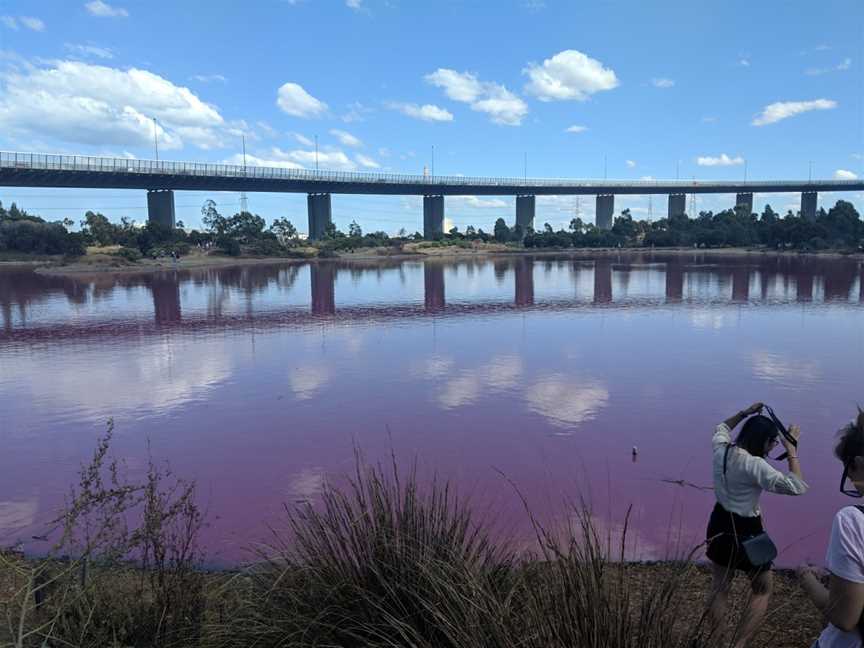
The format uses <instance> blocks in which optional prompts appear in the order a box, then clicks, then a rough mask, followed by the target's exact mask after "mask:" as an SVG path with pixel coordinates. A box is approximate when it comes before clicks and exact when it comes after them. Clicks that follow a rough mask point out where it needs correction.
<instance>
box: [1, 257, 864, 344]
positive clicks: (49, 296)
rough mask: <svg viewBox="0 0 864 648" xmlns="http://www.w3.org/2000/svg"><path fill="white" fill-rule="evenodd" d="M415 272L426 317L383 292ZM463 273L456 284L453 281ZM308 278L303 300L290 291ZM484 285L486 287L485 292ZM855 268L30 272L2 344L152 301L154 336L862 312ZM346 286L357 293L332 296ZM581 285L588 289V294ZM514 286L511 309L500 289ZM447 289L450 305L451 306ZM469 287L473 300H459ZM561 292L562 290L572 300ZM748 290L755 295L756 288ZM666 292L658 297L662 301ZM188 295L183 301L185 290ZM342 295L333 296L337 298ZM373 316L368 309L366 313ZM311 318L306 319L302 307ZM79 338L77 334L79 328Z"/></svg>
mask: <svg viewBox="0 0 864 648" xmlns="http://www.w3.org/2000/svg"><path fill="white" fill-rule="evenodd" d="M538 263H542V267H543V275H542V276H543V282H542V290H541V291H540V293H538V292H537V290H536V287H535V281H536V279H535V268H536V267H537V265H538ZM418 271H419V272H422V286H423V294H422V297H421V303H422V308H421V309H419V310H418V309H416V307H415V303H414V302H413V300H412V299H411V295H409V294H406V293H405V292H404V291H403V294H401V295H400V294H398V293H394V292H392V291H389V294H390V299H389V301H388V300H387V299H386V296H384V297H385V299H383V300H382V295H381V294H376V291H378V290H380V287H381V286H385V285H389V282H390V277H394V278H398V285H400V286H402V287H405V286H407V285H409V284H412V280H411V279H410V277H412V276H414V275H415V274H416V273H417V272H418ZM460 272H463V273H464V274H460ZM304 273H308V274H309V279H308V284H307V285H308V286H309V290H308V292H307V293H306V294H305V295H303V294H302V291H300V290H299V287H298V286H297V284H296V282H297V279H298V277H299V276H300V275H302V274H304ZM487 273H491V275H492V276H493V277H494V281H493V282H491V283H490V282H488V281H485V280H484V277H485V276H486V275H487ZM862 273H864V270H862V264H861V263H860V261H858V260H855V259H843V258H840V259H828V258H818V257H817V258H808V257H796V256H790V257H774V256H765V257H761V256H752V257H751V256H748V257H740V258H736V257H729V258H725V257H724V258H719V257H711V256H709V255H704V254H702V255H700V254H693V255H669V254H666V255H663V254H633V255H629V256H628V255H602V256H597V257H576V258H573V257H568V258H566V259H565V258H549V257H543V258H539V257H538V258H534V257H530V256H521V257H512V258H496V259H493V260H491V261H487V260H483V259H480V260H476V259H472V260H470V261H469V262H458V263H453V262H449V263H448V262H444V261H437V260H436V261H427V262H425V263H417V262H414V261H410V262H408V261H405V262H403V261H392V260H391V261H382V262H377V261H374V262H370V261H367V262H362V263H360V262H354V263H345V262H335V261H334V262H330V261H328V262H320V263H310V264H290V265H281V266H280V265H274V266H250V267H245V268H221V269H206V270H191V271H180V272H169V273H157V274H151V275H116V276H114V275H108V274H105V275H90V276H83V277H71V276H70V277H54V276H44V275H39V274H36V273H34V272H31V271H20V270H19V271H3V272H0V317H2V333H0V335H2V336H4V337H6V338H9V339H14V338H15V337H16V334H18V333H24V332H29V333H31V334H34V335H39V334H40V332H41V333H42V334H44V335H45V336H46V337H50V334H51V333H57V334H59V335H62V336H69V335H71V336H73V337H74V336H75V335H76V334H78V333H80V334H89V335H93V334H98V332H99V330H100V329H94V324H96V323H103V324H109V323H110V324H114V325H115V326H114V327H113V328H111V329H101V332H103V333H106V332H110V333H112V334H117V333H120V332H122V331H123V330H124V329H128V330H129V333H130V334H135V335H138V334H141V333H146V332H148V330H149V328H148V326H147V323H146V322H144V321H143V320H142V319H141V317H140V315H141V312H140V306H141V302H140V300H139V297H138V296H139V295H140V294H141V293H142V291H143V292H145V293H147V292H149V294H150V298H151V303H152V311H151V312H152V320H151V321H152V322H153V324H154V326H155V328H154V331H155V330H156V329H164V328H176V327H186V326H190V327H198V326H201V325H206V324H207V323H210V324H215V323H219V324H221V325H224V326H233V325H235V324H240V325H243V326H245V325H246V322H248V320H250V319H252V318H253V317H254V318H256V319H257V320H258V322H257V323H258V325H260V326H269V325H273V326H275V325H280V324H287V323H297V324H302V323H304V322H306V323H310V324H311V323H314V320H315V319H318V318H322V317H330V318H332V317H336V318H337V319H350V320H356V319H358V318H360V319H363V318H375V319H380V318H382V317H384V318H386V317H388V316H393V317H399V318H401V317H405V316H409V315H410V316H416V315H423V314H441V313H443V314H447V315H450V316H459V315H464V314H477V313H481V312H488V313H492V312H506V311H507V309H508V306H509V308H517V309H519V308H543V309H568V308H575V307H584V306H585V305H586V304H594V305H595V306H598V307H599V306H609V305H619V306H627V307H636V306H649V307H653V306H655V305H657V304H659V303H663V302H665V303H666V304H691V305H692V304H700V303H722V302H728V303H739V304H741V303H750V302H753V303H781V304H782V303H793V302H798V303H805V304H806V303H814V302H815V303H826V302H828V303H838V304H861V303H864V279H862ZM343 274H345V275H347V276H350V277H351V280H352V282H353V286H354V287H355V289H352V291H351V292H350V293H348V292H344V291H342V289H341V288H339V286H340V284H339V277H340V276H342V275H343ZM583 278H585V279H587V280H588V281H590V284H589V285H586V284H585V282H584V281H583ZM508 281H509V282H512V286H513V288H512V290H513V292H512V293H511V294H512V295H513V299H512V301H511V302H510V303H509V305H508V303H507V300H506V299H505V298H504V294H503V293H502V292H501V290H500V289H499V286H501V287H503V285H505V284H506V283H508ZM448 283H449V284H450V288H451V289H452V288H453V287H455V288H456V289H457V297H456V298H454V299H448V294H447V293H448ZM468 286H470V287H472V290H471V295H470V299H468V298H466V297H462V296H461V293H460V291H463V290H465V289H466V287H468ZM568 286H569V288H568ZM754 286H756V287H757V288H756V290H755V292H754V290H753V287H754ZM661 287H662V290H661ZM187 288H188V289H191V290H192V291H193V293H191V295H192V296H191V297H190V296H188V295H187V293H186V292H185V291H186V290H187ZM340 291H341V292H340ZM370 302H371V303H374V308H369V307H368V306H369V303H370ZM304 305H305V307H306V311H305V312H306V314H308V315H310V316H311V318H312V319H310V318H308V317H307V318H304V313H303V306H304ZM34 314H35V316H34ZM76 327H77V328H76Z"/></svg>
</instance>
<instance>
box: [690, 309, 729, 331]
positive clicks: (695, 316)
mask: <svg viewBox="0 0 864 648" xmlns="http://www.w3.org/2000/svg"><path fill="white" fill-rule="evenodd" d="M731 321H732V318H731V316H730V315H729V314H728V313H721V312H719V311H711V310H694V311H692V312H691V313H690V323H691V324H692V325H693V328H698V329H713V330H715V331H717V330H720V329H722V328H725V327H726V326H728V325H729V323H730V322H731Z"/></svg>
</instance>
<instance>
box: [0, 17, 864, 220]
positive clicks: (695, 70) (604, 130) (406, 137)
mask: <svg viewBox="0 0 864 648" xmlns="http://www.w3.org/2000/svg"><path fill="white" fill-rule="evenodd" d="M862 41H864V5H862V3H861V2H859V1H853V0H827V1H825V2H820V3H813V2H804V1H801V2H784V3H780V2H761V3H752V2H738V1H732V2H723V3H720V2H713V3H708V2H692V1H691V2H581V3H576V2H555V1H553V0H545V1H540V0H512V1H510V0H498V1H496V2H491V1H487V2H479V1H475V2H468V1H463V2H459V1H455V0H453V1H449V0H438V1H436V2H422V3H421V2H418V1H415V2H407V1H406V0H347V1H346V0H293V1H292V0H257V1H252V2H244V3H240V2H224V1H211V2H207V3H203V2H191V1H190V2H158V1H156V0H149V1H146V2H143V1H141V2H139V1H133V0H111V1H110V2H108V1H107V0H88V1H85V0H63V1H62V2H61V1H59V0H55V1H42V0H28V1H23V0H22V1H15V0H5V1H4V0H0V148H2V149H4V150H18V151H41V152H64V153H79V154H101V155H117V156H134V157H138V158H152V157H153V156H154V146H153V129H154V126H153V122H152V118H153V117H156V119H157V124H158V126H157V129H158V139H159V154H160V157H161V158H163V159H173V160H201V161H203V160H206V161H211V162H221V161H226V162H237V161H238V160H240V159H241V158H242V156H241V149H242V144H241V141H242V137H243V136H244V135H245V137H246V150H247V160H248V161H249V162H250V163H258V164H265V165H271V164H272V165H282V166H303V167H307V168H309V167H314V159H315V158H314V156H315V154H314V139H315V138H316V137H317V139H318V143H319V151H320V152H319V164H320V167H321V168H337V169H350V170H358V171H363V170H369V171H398V172H406V173H420V172H422V171H423V169H424V166H431V163H432V149H433V146H434V150H435V158H434V164H435V173H436V175H443V174H471V175H508V176H521V175H522V174H523V173H524V164H525V156H526V154H527V162H528V164H527V167H528V175H529V176H535V177H580V178H602V177H603V176H604V173H605V175H606V176H608V177H609V178H634V179H638V178H642V177H652V178H674V177H675V176H676V173H677V174H678V175H679V176H680V177H681V178H691V177H696V178H701V179H724V178H743V177H744V175H745V171H746V174H747V177H748V178H750V179H768V178H783V179H795V178H806V177H807V176H808V174H809V173H810V172H811V168H812V175H813V177H814V178H816V177H818V178H829V177H835V176H837V177H852V175H853V174H854V175H855V176H862V175H864V161H862V153H864V143H862V138H864V135H862V133H864V124H862V110H864V108H862V95H864V77H862V74H861V64H862ZM206 197H208V195H205V194H203V193H198V192H182V193H180V192H178V193H177V194H176V198H175V200H176V205H177V213H178V218H180V219H182V220H183V221H184V222H185V223H186V224H187V225H196V224H198V223H199V222H200V214H199V210H200V205H201V203H202V202H203V200H204V199H205V198H206ZM212 197H214V198H215V199H216V200H217V202H218V203H219V205H220V208H221V210H222V211H224V212H228V213H233V211H236V210H237V209H239V203H240V199H239V196H238V195H237V194H231V193H224V194H216V195H213V196H212ZM838 197H839V196H838V195H825V196H821V197H820V198H821V201H820V202H821V203H822V204H823V205H827V204H833V202H834V200H836V199H837V198H838ZM846 197H847V198H851V199H853V200H854V201H855V202H856V203H859V204H860V198H861V197H860V196H857V195H855V196H846ZM0 200H2V201H3V202H4V204H8V203H9V202H11V201H12V200H16V201H17V202H18V203H19V204H22V205H23V206H25V207H26V208H28V209H30V210H32V211H35V212H38V213H41V214H42V215H44V216H46V217H48V218H62V217H64V216H69V217H71V218H74V219H75V220H78V219H80V218H81V217H82V215H83V211H84V210H85V209H87V208H96V209H98V210H99V211H102V212H103V213H105V214H106V215H108V216H109V217H111V218H112V219H119V218H120V217H121V216H129V217H131V218H134V219H137V220H143V219H144V218H146V197H145V196H144V195H143V192H136V191H128V192H126V191H117V190H110V191H107V190H106V191H98V190H92V189H88V190H69V189H65V190H46V189H30V190H26V189H2V190H0ZM798 200H799V199H798V197H797V196H795V195H791V194H790V195H775V196H771V197H770V198H769V197H765V196H757V197H756V201H755V202H756V205H755V207H756V209H757V210H761V208H762V206H763V205H764V204H765V202H766V201H768V202H770V203H771V204H772V206H774V207H775V209H778V210H783V211H785V210H786V209H787V208H790V207H792V208H796V209H797V206H798ZM248 201H249V208H250V211H254V212H257V213H260V214H261V215H263V216H264V217H265V218H267V219H268V220H269V219H272V218H275V217H281V216H287V217H289V218H290V219H292V220H293V221H294V222H295V224H297V225H298V227H299V228H300V229H301V231H304V230H305V229H306V209H305V196H304V195H302V194H299V195H298V194H293V195H292V194H288V195H276V194H249V196H248ZM731 202H733V199H732V197H729V196H713V197H712V196H707V197H705V196H697V198H696V205H695V209H696V210H700V209H715V210H716V209H720V208H723V207H726V206H730V204H731ZM689 206H690V205H689V203H688V207H689ZM624 207H629V208H631V209H632V210H633V211H634V213H635V215H636V216H638V217H641V218H645V217H648V216H649V215H650V216H652V217H653V218H659V217H662V216H663V215H664V214H665V211H666V200H665V198H663V197H657V196H655V197H654V198H653V199H651V200H650V201H649V199H648V198H647V197H626V198H625V197H619V198H618V199H617V200H616V211H617V210H620V209H621V208H624ZM537 209H538V216H537V220H538V224H539V223H542V222H545V221H548V222H550V223H552V224H553V225H555V226H556V227H557V226H558V225H559V224H564V223H567V222H568V221H569V220H570V218H572V217H573V216H574V215H575V214H576V213H578V214H579V215H580V216H581V217H582V218H583V219H585V220H592V219H593V216H594V201H593V199H592V198H590V197H583V198H582V199H581V200H579V201H578V204H577V199H576V198H574V197H550V198H543V199H538V207H537ZM333 211H334V220H335V221H336V223H337V225H339V226H340V227H342V228H346V227H347V224H348V223H349V222H350V221H351V220H352V219H356V220H357V221H358V222H359V223H360V224H361V225H362V226H363V228H364V230H367V231H368V230H373V229H382V230H385V231H389V232H394V231H396V230H397V229H399V228H400V227H405V228H406V229H408V230H409V231H415V230H417V229H421V225H422V214H421V207H420V201H419V200H418V199H417V198H416V197H414V198H412V197H405V198H401V197H374V196H373V197H352V196H334V199H333ZM513 214H514V207H513V199H512V198H508V197H501V198H494V197H491V198H490V197H462V198H448V199H447V206H446V217H447V219H448V220H449V221H451V222H452V223H453V224H456V225H458V226H459V227H461V228H464V226H465V225H467V224H469V223H472V224H475V225H479V226H481V227H484V228H491V225H492V223H493V222H494V220H495V219H496V218H498V217H499V216H502V217H504V218H505V219H507V220H508V222H512V220H513V218H514V215H513Z"/></svg>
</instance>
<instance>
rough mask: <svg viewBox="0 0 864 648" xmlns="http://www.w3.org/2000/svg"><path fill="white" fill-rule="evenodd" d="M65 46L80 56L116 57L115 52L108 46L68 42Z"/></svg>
mask: <svg viewBox="0 0 864 648" xmlns="http://www.w3.org/2000/svg"><path fill="white" fill-rule="evenodd" d="M64 47H65V48H66V50H67V51H69V52H71V53H72V54H78V55H80V56H95V57H96V58H101V59H112V58H114V52H112V51H111V50H110V49H108V48H107V47H97V46H96V45H74V44H72V43H66V44H65V45H64Z"/></svg>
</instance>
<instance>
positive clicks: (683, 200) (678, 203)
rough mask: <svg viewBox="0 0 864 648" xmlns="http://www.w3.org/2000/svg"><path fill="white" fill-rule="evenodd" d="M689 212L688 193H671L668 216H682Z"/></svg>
mask: <svg viewBox="0 0 864 648" xmlns="http://www.w3.org/2000/svg"><path fill="white" fill-rule="evenodd" d="M686 213H687V195H686V194H669V212H668V214H667V216H668V217H669V218H672V217H673V216H681V215H682V214H686Z"/></svg>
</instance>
